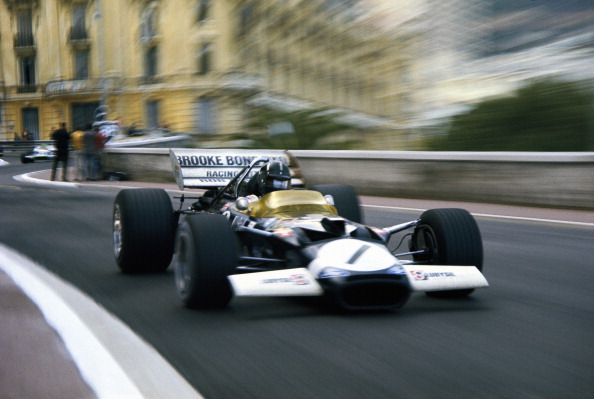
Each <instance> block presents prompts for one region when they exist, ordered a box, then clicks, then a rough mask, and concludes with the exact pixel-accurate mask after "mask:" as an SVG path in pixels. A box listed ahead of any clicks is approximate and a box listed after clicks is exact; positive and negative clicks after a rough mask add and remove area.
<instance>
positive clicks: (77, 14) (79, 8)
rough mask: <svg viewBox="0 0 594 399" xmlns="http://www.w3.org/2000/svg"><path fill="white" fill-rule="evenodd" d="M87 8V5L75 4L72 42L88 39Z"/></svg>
mask: <svg viewBox="0 0 594 399" xmlns="http://www.w3.org/2000/svg"><path fill="white" fill-rule="evenodd" d="M85 7H86V5H85V4H75V5H74V8H73V9H72V31H71V36H70V38H71V39H72V40H82V39H86V38H87V29H86V25H85V11H86V9H85Z"/></svg>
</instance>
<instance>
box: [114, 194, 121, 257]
mask: <svg viewBox="0 0 594 399" xmlns="http://www.w3.org/2000/svg"><path fill="white" fill-rule="evenodd" d="M113 252H114V254H115V256H116V258H119V257H120V254H121V253H122V214H121V211H120V206H119V205H118V204H116V205H115V207H114V211H113Z"/></svg>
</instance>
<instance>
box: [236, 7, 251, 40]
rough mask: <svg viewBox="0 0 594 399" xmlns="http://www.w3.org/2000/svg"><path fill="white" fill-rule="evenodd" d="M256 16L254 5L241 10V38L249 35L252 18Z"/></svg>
mask: <svg viewBox="0 0 594 399" xmlns="http://www.w3.org/2000/svg"><path fill="white" fill-rule="evenodd" d="M253 14H254V6H253V5H252V4H248V5H245V6H243V7H242V8H241V10H239V30H238V33H239V36H240V37H242V36H245V35H247V34H248V33H249V31H250V28H251V25H252V22H253V21H252V17H253Z"/></svg>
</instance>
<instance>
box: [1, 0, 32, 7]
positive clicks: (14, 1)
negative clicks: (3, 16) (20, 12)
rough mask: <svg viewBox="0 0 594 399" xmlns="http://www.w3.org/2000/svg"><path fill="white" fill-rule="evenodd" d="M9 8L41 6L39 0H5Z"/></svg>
mask: <svg viewBox="0 0 594 399" xmlns="http://www.w3.org/2000/svg"><path fill="white" fill-rule="evenodd" d="M4 3H5V4H6V7H8V9H16V8H19V7H26V6H29V7H37V6H39V0H4Z"/></svg>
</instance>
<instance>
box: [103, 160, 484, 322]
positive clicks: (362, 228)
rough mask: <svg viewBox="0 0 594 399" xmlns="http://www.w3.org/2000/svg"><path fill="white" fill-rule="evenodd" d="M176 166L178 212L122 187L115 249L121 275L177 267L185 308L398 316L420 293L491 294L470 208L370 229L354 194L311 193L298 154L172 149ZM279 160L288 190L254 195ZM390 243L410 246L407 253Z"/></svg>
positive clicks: (330, 187)
mask: <svg viewBox="0 0 594 399" xmlns="http://www.w3.org/2000/svg"><path fill="white" fill-rule="evenodd" d="M170 158H171V162H172V166H173V171H174V176H175V180H176V182H177V184H178V186H179V188H180V190H181V193H182V194H181V196H179V197H178V198H179V200H180V204H179V207H177V209H174V208H173V205H172V201H171V197H170V195H169V194H168V193H167V192H166V191H165V190H162V189H154V188H150V189H149V188H147V189H123V190H121V191H120V192H119V193H118V194H117V196H116V198H115V201H114V207H113V244H114V245H113V248H114V255H115V259H116V262H117V264H118V266H119V268H120V269H121V271H122V272H124V273H139V272H160V271H165V270H166V269H167V268H168V267H169V266H170V264H171V265H173V269H174V273H173V274H174V278H175V286H176V289H177V292H178V294H179V297H180V299H181V301H182V302H183V304H184V305H185V306H186V307H188V308H220V307H226V306H228V305H229V303H230V302H231V300H232V299H233V298H234V297H242V296H262V297H266V296H323V297H327V298H329V299H331V300H332V302H333V303H334V304H337V305H338V306H339V307H340V308H343V309H346V310H368V309H393V308H400V307H402V306H403V305H404V304H405V303H406V302H407V301H408V299H409V297H410V295H411V294H412V293H413V292H415V291H423V292H425V293H427V294H428V295H430V296H433V297H450V298H458V297H466V296H468V295H469V294H470V293H472V292H473V290H474V289H476V288H480V287H487V286H488V283H487V280H486V279H485V277H484V276H483V274H482V273H481V270H482V267H483V246H482V238H481V234H480V231H479V228H478V226H477V223H476V221H475V220H474V218H473V217H472V216H471V215H470V214H469V213H468V212H467V211H466V210H463V209H454V208H447V209H431V210H427V211H425V212H423V213H422V214H421V215H420V217H419V218H418V219H415V220H412V221H409V222H406V223H401V224H397V225H394V226H390V227H384V228H378V227H372V226H368V225H366V224H364V220H363V213H362V211H361V206H360V203H359V198H358V196H357V193H356V191H355V189H354V188H353V187H352V186H349V185H342V184H321V185H313V186H307V185H305V181H304V179H303V178H302V176H301V175H300V170H299V168H298V164H297V163H296V160H295V159H294V158H293V157H292V156H291V154H290V153H287V152H284V151H267V152H266V151H261V152H258V151H256V150H243V151H240V154H237V153H235V154H232V155H228V154H226V153H225V152H224V151H223V150H182V149H179V150H173V149H172V150H170ZM272 162H276V163H278V162H281V163H282V164H284V165H287V168H288V169H289V171H290V177H289V178H287V179H285V180H290V183H291V184H287V185H286V186H285V187H283V188H284V189H276V190H272V191H270V192H265V193H259V194H260V195H254V194H253V193H250V190H249V185H250V182H252V181H254V180H255V179H261V177H259V174H261V173H262V171H263V170H264V169H265V168H266V165H269V164H271V163H272ZM281 169H282V167H281ZM186 188H190V189H202V190H205V191H202V192H197V193H196V194H194V195H186V191H184V190H185V189H186ZM397 234H402V238H400V239H398V237H396V235H397ZM392 238H394V240H391V239H392ZM392 241H396V242H398V241H400V242H401V243H402V242H407V243H408V246H407V248H406V250H402V252H398V247H400V245H398V247H397V248H393V247H394V245H393V244H392Z"/></svg>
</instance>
